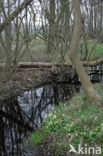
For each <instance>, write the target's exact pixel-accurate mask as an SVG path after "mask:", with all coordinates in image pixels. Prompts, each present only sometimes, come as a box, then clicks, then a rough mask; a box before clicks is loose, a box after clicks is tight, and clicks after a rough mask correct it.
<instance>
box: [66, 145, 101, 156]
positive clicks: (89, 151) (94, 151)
mask: <svg viewBox="0 0 103 156" xmlns="http://www.w3.org/2000/svg"><path fill="white" fill-rule="evenodd" d="M72 152H73V153H76V154H85V155H86V154H88V155H91V154H94V155H95V154H96V155H99V154H102V149H101V147H95V148H94V147H88V145H86V144H85V145H84V147H82V145H81V144H79V145H78V150H76V149H75V147H74V146H73V145H71V144H70V150H69V153H72Z"/></svg>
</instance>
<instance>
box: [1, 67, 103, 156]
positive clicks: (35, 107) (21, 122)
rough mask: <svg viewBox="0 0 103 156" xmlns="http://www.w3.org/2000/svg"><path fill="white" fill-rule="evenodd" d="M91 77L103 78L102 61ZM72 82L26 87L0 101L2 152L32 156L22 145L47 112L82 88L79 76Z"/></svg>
mask: <svg viewBox="0 0 103 156" xmlns="http://www.w3.org/2000/svg"><path fill="white" fill-rule="evenodd" d="M89 79H90V80H91V81H92V82H103V65H101V66H97V67H91V68H90V72H89ZM73 82H74V83H73V84H71V83H59V84H57V83H56V82H52V83H51V84H46V85H45V86H41V87H39V88H35V89H33V90H29V91H25V92H23V93H21V94H20V95H19V96H14V97H12V98H10V99H9V100H7V101H6V100H5V101H4V102H3V103H2V104H1V105H0V156H29V154H28V152H27V149H25V148H23V146H24V144H25V138H27V137H28V136H29V134H30V133H31V132H33V131H34V130H35V129H37V128H38V127H40V126H41V124H42V121H43V119H44V118H45V115H46V114H48V113H49V112H51V111H52V110H53V109H54V107H55V105H58V104H59V102H65V101H67V100H70V98H71V97H72V96H74V95H75V94H76V93H77V92H80V91H81V90H82V88H81V86H80V81H79V79H78V77H76V79H75V81H74V80H73ZM30 156H31V155H30Z"/></svg>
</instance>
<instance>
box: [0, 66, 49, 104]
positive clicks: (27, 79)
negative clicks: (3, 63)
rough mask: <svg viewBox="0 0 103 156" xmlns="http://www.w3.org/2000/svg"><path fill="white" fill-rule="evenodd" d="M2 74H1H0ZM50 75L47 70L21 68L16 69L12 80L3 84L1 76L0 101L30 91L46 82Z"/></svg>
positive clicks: (1, 76)
mask: <svg viewBox="0 0 103 156" xmlns="http://www.w3.org/2000/svg"><path fill="white" fill-rule="evenodd" d="M1 73H2V72H1ZM49 75H50V70H48V69H45V70H44V69H38V68H37V69H35V68H23V69H22V68H21V69H18V70H17V72H16V74H15V76H14V78H13V79H12V80H11V81H9V82H5V81H4V77H3V74H1V75H0V101H4V100H7V99H9V98H11V97H13V96H15V95H19V94H20V93H21V92H23V91H27V90H32V89H33V88H36V87H39V86H40V85H41V84H42V85H43V84H45V82H47V77H48V76H49Z"/></svg>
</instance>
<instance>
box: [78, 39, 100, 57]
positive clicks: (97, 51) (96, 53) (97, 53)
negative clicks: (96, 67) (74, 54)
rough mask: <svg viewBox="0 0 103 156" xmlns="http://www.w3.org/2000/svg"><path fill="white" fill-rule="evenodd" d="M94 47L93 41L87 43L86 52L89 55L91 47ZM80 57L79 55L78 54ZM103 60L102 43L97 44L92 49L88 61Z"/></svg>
mask: <svg viewBox="0 0 103 156" xmlns="http://www.w3.org/2000/svg"><path fill="white" fill-rule="evenodd" d="M93 46H94V41H88V51H89V53H90V51H91V49H92V47H93ZM83 51H84V47H83ZM79 57H80V54H79ZM100 58H103V43H97V45H96V47H95V48H94V50H93V52H92V54H91V57H90V60H96V59H100Z"/></svg>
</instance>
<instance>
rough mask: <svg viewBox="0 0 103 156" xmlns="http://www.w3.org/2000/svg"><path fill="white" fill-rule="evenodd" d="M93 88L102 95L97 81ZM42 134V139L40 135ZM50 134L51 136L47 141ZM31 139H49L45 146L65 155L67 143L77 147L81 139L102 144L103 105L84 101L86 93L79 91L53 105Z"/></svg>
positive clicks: (97, 144)
mask: <svg viewBox="0 0 103 156" xmlns="http://www.w3.org/2000/svg"><path fill="white" fill-rule="evenodd" d="M95 88H96V89H97V91H98V92H99V94H100V95H101V96H102V97H103V90H102V88H101V87H100V85H99V84H96V85H95ZM41 134H42V136H44V137H43V139H40V138H42V137H41ZM43 134H47V135H43ZM49 137H51V138H52V141H50V142H49ZM31 140H32V143H33V144H34V145H35V144H36V145H37V144H38V145H40V144H45V143H46V142H48V146H47V149H46V150H47V151H49V152H50V151H53V152H54V155H55V156H56V155H60V156H61V155H62V156H64V155H66V154H67V153H68V152H69V150H70V144H72V145H74V147H75V148H76V149H77V147H78V144H80V143H81V144H82V145H83V146H85V144H87V145H88V146H90V147H96V146H99V147H103V106H102V107H101V108H100V107H99V104H94V103H87V102H86V98H85V95H84V94H83V93H78V94H77V95H76V96H74V97H73V98H72V99H71V101H70V102H67V103H65V104H60V105H59V106H58V107H56V108H55V110H54V111H53V112H51V113H50V114H49V115H48V116H47V117H46V119H45V121H44V122H43V126H42V128H41V129H39V133H37V132H35V133H34V134H33V135H32V136H31ZM38 140H39V141H38ZM102 150H103V149H102ZM101 156H102V155H101Z"/></svg>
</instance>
